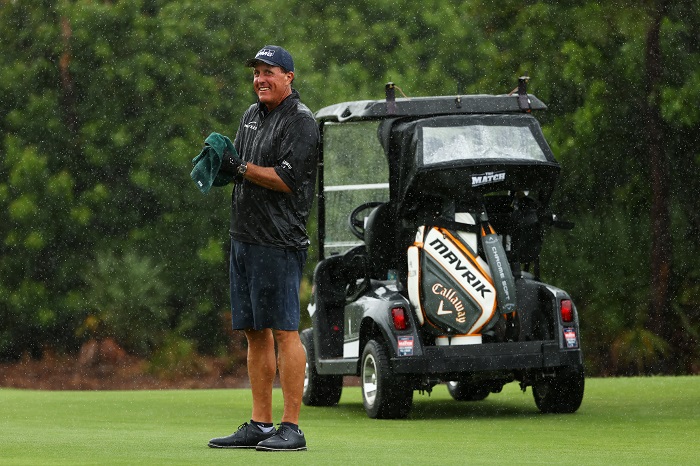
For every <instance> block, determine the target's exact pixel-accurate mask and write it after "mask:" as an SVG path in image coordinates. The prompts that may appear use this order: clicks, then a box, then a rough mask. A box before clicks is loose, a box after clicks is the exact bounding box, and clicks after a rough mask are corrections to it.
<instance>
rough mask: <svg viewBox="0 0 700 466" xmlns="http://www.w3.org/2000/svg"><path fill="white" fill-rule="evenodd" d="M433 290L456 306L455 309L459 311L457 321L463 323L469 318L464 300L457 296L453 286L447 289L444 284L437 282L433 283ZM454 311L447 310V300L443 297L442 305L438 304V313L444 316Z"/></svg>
mask: <svg viewBox="0 0 700 466" xmlns="http://www.w3.org/2000/svg"><path fill="white" fill-rule="evenodd" d="M431 291H432V292H433V293H434V294H436V295H438V296H442V297H444V298H445V299H447V301H449V302H450V303H451V304H452V305H453V306H454V310H455V311H457V316H456V317H455V321H457V322H459V323H461V324H463V323H464V322H465V321H466V320H467V313H466V311H465V310H464V304H462V301H461V300H460V299H459V297H458V296H457V293H456V292H455V290H453V289H452V288H449V289H447V288H445V287H444V286H443V285H442V284H440V283H436V284H434V285H433V287H432V289H431ZM452 312H453V311H452V310H449V309H448V310H445V300H444V299H441V300H440V306H438V310H437V315H439V316H444V315H448V314H452Z"/></svg>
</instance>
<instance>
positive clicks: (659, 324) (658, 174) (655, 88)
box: [645, 0, 672, 339]
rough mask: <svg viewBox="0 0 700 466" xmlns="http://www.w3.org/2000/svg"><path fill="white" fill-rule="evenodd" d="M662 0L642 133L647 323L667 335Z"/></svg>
mask: <svg viewBox="0 0 700 466" xmlns="http://www.w3.org/2000/svg"><path fill="white" fill-rule="evenodd" d="M665 3H666V2H665V1H663V0H662V1H661V2H658V4H657V6H658V8H656V9H654V11H653V17H652V23H651V26H650V28H649V31H648V33H647V39H646V57H645V61H646V84H647V86H646V97H647V100H646V108H645V114H646V115H645V116H646V118H645V121H646V128H645V129H646V134H647V150H648V153H649V168H650V176H651V187H652V199H651V293H652V296H651V309H650V313H649V321H648V326H649V330H651V331H653V332H654V333H656V334H657V335H659V336H660V337H662V338H665V339H668V338H669V337H670V331H669V330H670V329H669V328H668V325H669V324H668V322H667V317H668V315H669V311H670V296H669V287H670V278H671V270H672V266H671V253H672V250H671V247H672V246H671V215H670V208H669V205H670V202H669V183H670V173H669V160H668V154H667V153H666V152H665V149H664V134H663V120H662V118H661V111H660V108H659V107H660V104H659V93H660V86H661V81H662V73H663V64H662V57H661V41H660V33H661V21H662V19H663V17H664V14H665V9H666V8H665Z"/></svg>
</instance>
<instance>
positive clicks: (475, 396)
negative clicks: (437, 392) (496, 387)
mask: <svg viewBox="0 0 700 466" xmlns="http://www.w3.org/2000/svg"><path fill="white" fill-rule="evenodd" d="M447 391H448V392H450V396H452V398H454V399H455V400H456V401H481V400H483V399H485V398H486V397H487V396H489V393H491V392H490V391H489V389H488V388H484V387H480V386H478V385H475V384H470V383H467V382H458V381H452V382H447Z"/></svg>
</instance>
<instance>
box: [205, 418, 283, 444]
mask: <svg viewBox="0 0 700 466" xmlns="http://www.w3.org/2000/svg"><path fill="white" fill-rule="evenodd" d="M275 432H276V431H275V429H274V428H273V429H272V430H271V431H270V432H267V433H265V432H263V431H262V430H260V429H259V428H258V427H257V426H255V425H253V424H249V423H247V422H244V423H243V424H241V425H240V426H239V427H238V430H237V431H236V432H234V433H232V434H231V435H229V436H228V437H218V438H213V439H211V440H209V446H210V447H211V448H255V446H256V445H257V444H258V443H260V442H261V441H263V440H265V439H269V438H270V437H272V436H273V435H275Z"/></svg>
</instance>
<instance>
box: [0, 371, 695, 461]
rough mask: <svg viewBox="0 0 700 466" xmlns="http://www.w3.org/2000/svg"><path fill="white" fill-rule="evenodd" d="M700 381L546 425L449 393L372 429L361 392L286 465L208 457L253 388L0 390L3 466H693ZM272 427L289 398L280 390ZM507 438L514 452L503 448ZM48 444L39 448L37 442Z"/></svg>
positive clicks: (304, 424)
mask: <svg viewBox="0 0 700 466" xmlns="http://www.w3.org/2000/svg"><path fill="white" fill-rule="evenodd" d="M699 382H700V379H699V378H698V377H689V376H686V377H632V378H618V377H615V378H612V377H611V378H605V379H602V378H597V379H589V380H587V381H586V396H585V398H584V400H583V405H582V406H581V408H580V409H579V410H578V411H577V412H576V413H575V414H563V415H553V414H552V415H542V414H540V413H539V411H538V410H537V408H536V407H535V403H534V401H533V398H532V393H531V392H530V391H529V390H528V392H527V393H521V392H520V390H519V389H518V385H517V384H509V385H507V386H506V387H505V388H504V390H503V392H502V393H494V394H491V395H489V397H488V398H486V399H485V400H483V401H477V402H457V401H454V400H452V399H451V398H450V395H449V394H448V393H447V390H446V387H445V386H444V385H440V386H437V387H435V390H433V393H432V394H431V396H430V397H428V396H427V395H422V396H419V395H418V394H416V397H415V402H414V405H413V409H412V410H411V414H410V415H409V418H408V419H407V420H376V419H369V418H368V417H367V415H366V414H365V410H364V409H363V408H362V394H361V389H360V388H359V387H345V388H344V389H343V395H342V397H341V399H340V404H339V405H338V406H334V407H329V408H312V407H307V406H303V407H302V410H301V424H300V425H301V428H302V429H303V430H304V433H305V435H306V438H307V444H308V448H309V450H308V451H307V452H303V453H290V454H284V458H280V455H273V456H274V458H271V456H270V454H266V453H260V452H256V451H255V450H220V449H212V448H207V446H206V442H207V441H208V440H209V439H210V438H212V437H217V436H220V435H228V434H229V433H231V432H233V431H234V430H235V429H236V427H237V426H238V423H239V422H243V421H242V419H246V418H247V416H249V415H250V402H251V401H250V399H251V396H250V390H246V389H240V390H155V391H90V392H84V391H83V392H74V391H42V392H37V391H31V390H8V389H2V390H0V399H1V400H2V401H4V403H3V416H2V417H1V418H0V429H2V431H3V436H2V437H0V450H2V452H3V464H13V465H14V464H26V465H36V464H52V465H61V464H65V465H71V466H72V465H76V464H110V465H120V464H125V465H138V464H147V465H159V464H164V465H168V466H170V465H179V464H182V465H191V464H207V465H217V464H222V465H228V464H242V463H245V464H248V465H255V464H262V465H267V464H270V462H271V461H280V460H283V461H284V464H288V465H303V466H308V465H317V464H318V465H328V464H360V465H366V464H389V465H395V464H436V463H439V464H443V465H463V464H465V463H468V464H480V465H481V464H493V465H501V464H562V463H572V464H577V465H600V464H616V465H617V464H624V465H637V464H671V465H676V464H683V465H685V464H695V463H697V453H696V451H695V449H694V448H692V447H691V446H692V445H693V444H694V442H695V440H696V438H697V432H698V429H700V390H698V383H699ZM273 401H274V406H275V411H274V417H275V419H279V416H280V415H281V414H282V391H281V389H275V390H274V392H273ZM502 432H507V433H508V436H507V442H505V441H502V442H500V444H499V445H498V446H497V447H496V446H494V442H495V440H494V438H495V436H496V435H498V434H499V433H502ZM37 438H41V439H42V441H41V442H37V441H36V440H37Z"/></svg>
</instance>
